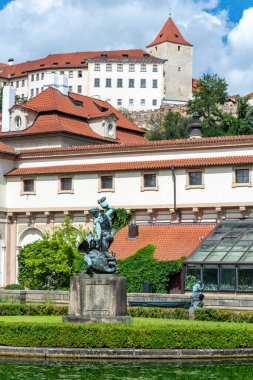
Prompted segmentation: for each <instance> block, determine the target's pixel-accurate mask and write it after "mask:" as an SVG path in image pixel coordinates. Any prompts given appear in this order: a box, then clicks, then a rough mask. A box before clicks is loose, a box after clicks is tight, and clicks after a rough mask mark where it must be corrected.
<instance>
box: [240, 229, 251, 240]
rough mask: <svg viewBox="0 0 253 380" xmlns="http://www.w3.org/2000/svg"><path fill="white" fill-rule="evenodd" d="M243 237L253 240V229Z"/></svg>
mask: <svg viewBox="0 0 253 380" xmlns="http://www.w3.org/2000/svg"><path fill="white" fill-rule="evenodd" d="M241 239H243V240H247V239H248V240H252V242H253V231H252V230H248V231H247V232H246V233H244V234H243V236H242V237H241Z"/></svg>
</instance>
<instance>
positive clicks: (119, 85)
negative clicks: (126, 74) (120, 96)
mask: <svg viewBox="0 0 253 380" xmlns="http://www.w3.org/2000/svg"><path fill="white" fill-rule="evenodd" d="M117 87H120V88H122V87H123V79H121V78H118V79H117Z"/></svg>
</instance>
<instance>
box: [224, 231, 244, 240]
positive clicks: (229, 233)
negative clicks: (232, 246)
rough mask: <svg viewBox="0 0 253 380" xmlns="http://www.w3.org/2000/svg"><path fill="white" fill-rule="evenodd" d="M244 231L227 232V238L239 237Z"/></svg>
mask: <svg viewBox="0 0 253 380" xmlns="http://www.w3.org/2000/svg"><path fill="white" fill-rule="evenodd" d="M241 233H242V231H231V232H228V233H227V234H226V238H238V237H239V236H240V235H241Z"/></svg>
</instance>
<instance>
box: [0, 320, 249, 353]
mask: <svg viewBox="0 0 253 380" xmlns="http://www.w3.org/2000/svg"><path fill="white" fill-rule="evenodd" d="M0 345H7V346H9V345H11V346H14V347H17V346H19V347H20V346H21V347H22V346H23V347H28V346H30V347H67V348H111V349H113V348H133V349H138V348H143V349H176V348H188V349H197V348H202V349H203V348H249V347H253V328H252V327H251V326H250V325H245V324H244V325H240V324H237V325H236V324H233V325H229V326H228V325H224V327H223V326H222V325H221V326H217V325H216V324H215V325H213V326H212V325H211V326H207V325H204V326H202V325H198V324H192V325H189V328H187V326H185V325H183V326H182V325H180V324H179V325H170V326H162V325H160V326H141V327H138V326H136V325H134V324H133V325H94V324H72V323H55V324H52V323H43V324H42V323H10V322H2V323H0Z"/></svg>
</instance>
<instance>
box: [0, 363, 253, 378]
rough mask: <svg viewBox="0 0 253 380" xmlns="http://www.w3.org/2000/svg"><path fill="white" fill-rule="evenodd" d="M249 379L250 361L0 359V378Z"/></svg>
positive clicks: (252, 371)
mask: <svg viewBox="0 0 253 380" xmlns="http://www.w3.org/2000/svg"><path fill="white" fill-rule="evenodd" d="M28 379H29V380H58V379H61V380H65V379H66V380H79V379H80V380H81V379H85V380H109V379H110V380H130V379H131V380H170V379H173V380H177V379H180V380H186V379H187V380H189V379H190V380H195V379H196V380H197V379H198V380H200V379H201V380H202V379H204V380H206V379H211V380H216V379H217V380H218V379H219V380H220V379H222V380H234V379H235V380H240V379H243V380H252V379H253V361H249V360H244V361H236V360H233V361H230V362H228V361H226V362H206V361H205V362H200V363H199V362H194V361H193V362H185V361H183V362H178V361H177V362H175V361H174V362H173V361H166V360H163V361H159V360H156V361H154V360H147V361H125V360H124V361H121V360H117V361H116V360H114V361H106V360H103V361H95V360H93V361H92V360H85V361H84V360H80V361H70V360H69V361H56V360H24V359H22V360H20V359H6V358H0V380H28Z"/></svg>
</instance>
